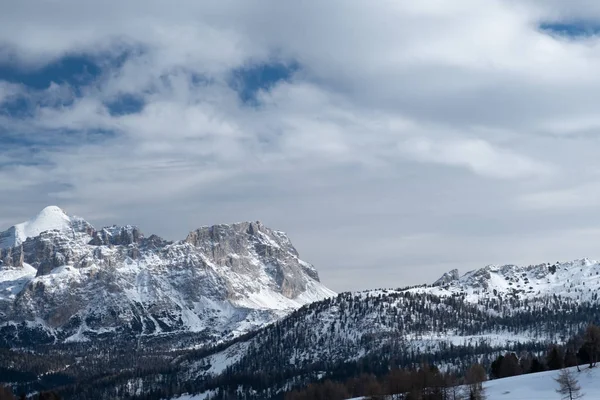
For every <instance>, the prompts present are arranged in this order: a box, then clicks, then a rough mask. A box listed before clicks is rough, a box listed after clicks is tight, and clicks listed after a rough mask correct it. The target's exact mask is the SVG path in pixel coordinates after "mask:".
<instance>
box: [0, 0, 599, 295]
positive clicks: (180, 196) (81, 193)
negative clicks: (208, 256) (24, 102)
mask: <svg viewBox="0 0 600 400" xmlns="http://www.w3.org/2000/svg"><path fill="white" fill-rule="evenodd" d="M540 4H541V3H539V2H529V1H528V2H515V1H501V0H492V1H488V2H485V4H484V3H482V2H480V1H477V0H457V1H453V2H447V1H440V0H423V1H416V2H397V1H381V2H377V3H369V4H368V5H367V4H366V3H365V2H363V1H353V0H351V1H346V0H344V1H331V2H325V3H324V2H318V1H304V2H295V3H289V2H287V3H285V2H278V1H271V2H269V1H264V2H263V1H261V2H258V1H256V2H254V1H248V2H234V1H221V2H216V3H207V2H197V1H182V2H178V4H177V6H174V5H171V4H170V3H165V2H162V1H158V0H156V1H155V0H150V1H143V2H142V1H138V0H135V1H128V2H122V1H116V0H109V1H105V2H101V3H99V2H96V3H94V2H92V3H89V2H86V3H83V2H80V1H74V0H64V1H60V2H38V1H35V2H34V1H30V0H23V1H18V2H10V4H6V5H5V7H4V9H3V13H2V14H1V15H0V38H2V40H1V42H2V43H0V48H1V49H2V50H1V51H0V60H4V61H6V60H7V59H9V58H10V60H17V61H18V63H20V68H23V69H24V70H27V69H35V68H37V67H40V66H42V65H44V64H45V63H48V62H51V61H52V60H57V59H60V58H61V57H63V56H64V55H68V54H71V55H72V54H78V53H85V54H88V55H95V56H97V57H99V58H100V60H101V62H103V63H104V64H105V65H104V67H105V70H104V71H103V74H102V76H101V77H99V79H98V80H97V81H96V82H94V83H93V84H91V85H90V86H88V87H85V88H83V89H82V93H83V96H82V97H81V98H77V96H76V94H75V90H74V88H73V87H70V86H69V85H67V84H54V85H52V86H51V87H50V88H49V89H47V90H45V91H40V92H36V91H33V90H29V89H24V88H23V86H22V85H16V84H10V83H6V82H3V81H1V77H0V104H1V103H2V101H3V99H4V100H6V99H8V98H9V97H10V96H13V95H15V94H19V95H24V96H29V99H30V101H31V102H33V103H34V104H36V105H37V106H38V107H37V109H36V110H35V112H34V113H33V116H32V117H31V118H26V119H23V118H13V117H12V116H10V115H6V114H3V115H0V124H1V125H2V127H3V129H4V131H2V132H4V133H0V134H5V135H8V134H10V135H11V137H12V138H15V137H19V136H22V137H23V138H24V139H27V140H24V141H23V143H33V144H32V145H27V146H25V145H24V144H19V142H18V141H13V142H11V145H10V147H8V148H7V149H4V150H5V151H4V152H0V187H2V188H3V190H2V191H1V193H0V201H2V203H3V205H5V207H6V208H5V209H6V210H7V211H6V212H8V213H10V215H14V222H18V221H19V220H20V219H22V218H25V217H29V214H33V213H34V212H36V211H37V210H36V209H37V208H38V207H41V206H43V205H45V204H47V203H51V202H52V203H54V202H59V203H60V204H61V205H63V206H64V207H65V208H67V209H69V210H72V211H73V212H76V213H78V214H81V215H83V216H91V218H96V219H97V222H99V223H114V222H118V223H139V224H140V225H142V227H144V226H147V227H148V228H146V229H147V230H151V231H156V232H157V233H159V234H163V235H166V236H168V237H170V238H178V237H182V236H183V235H184V234H185V230H186V229H192V228H194V227H195V225H200V224H207V223H215V222H228V221H233V220H240V219H263V220H265V222H267V223H269V224H272V225H275V227H276V228H279V229H284V230H287V231H289V232H290V233H291V235H292V239H294V237H297V238H298V240H299V243H298V247H299V249H300V251H301V253H302V254H307V257H306V258H308V259H309V260H310V261H313V262H315V264H317V267H319V268H320V269H321V270H322V271H323V274H324V275H325V276H330V277H335V276H339V275H340V271H344V272H345V270H344V267H345V266H352V268H353V269H352V271H354V272H352V274H350V278H348V281H347V283H346V284H347V285H348V286H351V287H353V288H356V287H360V286H361V285H364V286H373V285H378V286H381V285H383V284H392V285H393V286H401V285H403V284H408V283H417V282H419V281H420V280H421V278H420V277H421V275H420V274H414V273H412V272H410V271H409V272H406V273H403V274H401V279H400V277H399V279H398V280H399V281H398V282H395V283H391V282H389V279H388V278H387V277H384V278H377V274H376V273H374V274H369V275H372V277H370V278H369V279H371V280H364V279H363V278H362V277H363V276H364V270H362V269H359V268H358V267H359V266H361V265H362V266H364V268H365V269H378V268H379V269H380V270H381V271H384V270H385V268H384V266H389V265H391V264H394V265H398V266H400V267H405V268H410V267H411V266H413V265H417V264H418V265H425V264H426V265H429V266H430V269H431V271H432V272H431V274H430V275H431V276H433V275H439V274H440V273H441V272H443V271H441V268H444V266H447V265H450V264H452V265H458V264H460V263H461V262H463V261H464V262H465V263H469V265H472V263H473V262H475V261H477V262H479V261H480V260H483V259H484V258H485V257H484V256H485V254H481V255H480V256H478V257H476V260H475V259H473V258H469V257H467V256H461V254H466V253H468V251H469V243H468V241H469V237H470V234H471V232H472V231H473V232H476V235H478V237H479V239H478V240H479V244H480V245H481V246H482V248H484V249H488V250H489V249H493V248H494V244H495V243H502V245H501V246H500V247H499V248H498V250H497V252H496V253H493V254H492V256H493V258H494V259H495V260H497V259H498V258H500V257H499V254H500V253H502V254H506V259H507V261H511V260H512V259H513V256H516V255H517V254H516V251H515V250H514V246H513V244H514V243H512V242H511V241H510V240H508V239H507V238H510V236H511V235H514V234H515V232H514V231H513V230H511V229H512V228H511V227H512V226H520V227H521V228H520V229H522V230H523V231H524V232H523V233H522V234H523V237H530V236H527V235H529V234H531V233H535V232H537V231H538V230H539V229H542V228H544V229H546V228H549V227H548V226H547V224H548V223H549V222H548V221H552V223H553V224H555V225H554V226H552V227H550V228H552V229H549V231H551V232H557V231H560V228H561V227H565V228H568V229H571V230H573V229H579V228H580V227H576V226H572V225H571V224H573V223H574V222H573V221H574V220H577V221H578V223H580V224H583V222H582V221H583V217H584V216H583V215H580V214H577V215H574V214H572V215H571V217H573V218H570V219H569V218H567V217H565V216H564V215H563V216H557V217H556V218H552V219H549V218H547V216H548V215H547V213H548V212H553V211H551V210H557V209H560V210H561V211H560V212H561V213H563V214H564V213H565V212H566V211H565V210H571V211H570V212H575V211H572V210H573V205H580V206H581V205H585V206H589V205H591V204H592V203H594V202H595V201H596V200H597V199H598V197H600V195H598V193H600V191H598V190H596V188H595V186H594V185H595V184H594V183H593V182H594V181H595V180H596V175H595V173H594V172H593V171H595V170H597V169H598V168H600V162H598V161H597V158H598V157H597V156H596V154H595V149H596V148H597V143H596V140H595V137H596V134H597V132H596V130H597V129H596V128H597V126H598V123H597V122H598V121H597V106H596V105H597V104H598V103H599V102H600V78H599V76H598V74H597V71H598V69H599V67H600V57H599V54H600V52H599V51H598V50H599V43H600V40H598V38H594V37H592V38H587V39H585V40H568V39H565V38H561V37H553V36H551V35H548V34H546V33H544V32H541V31H540V30H539V29H538V26H537V25H538V23H539V22H540V21H542V20H545V19H560V18H562V17H565V18H573V17H574V16H577V15H580V16H586V15H588V16H594V15H595V16H597V17H599V18H600V12H599V9H598V7H597V6H596V5H594V4H592V3H589V4H588V3H585V2H583V1H576V2H573V10H566V9H565V8H564V5H562V3H561V2H554V1H553V2H547V3H544V5H543V6H542V5H540ZM569 4H571V3H569ZM14 32H20V33H21V34H19V35H15V34H14ZM132 49H133V50H132ZM124 51H129V55H128V57H127V59H126V60H125V61H124V62H123V64H122V65H119V66H116V65H112V64H111V63H110V62H108V61H107V60H109V59H110V57H114V56H116V55H118V54H122V53H123V52H124ZM269 61H280V62H284V63H286V62H297V63H298V64H299V65H300V69H299V70H298V71H297V72H295V73H294V74H293V76H292V77H291V78H290V79H289V81H287V82H279V83H278V84H277V85H275V86H274V87H272V88H271V89H270V90H266V91H262V92H259V93H258V94H257V99H258V102H259V104H258V105H257V106H255V107H254V106H253V107H249V106H247V105H244V104H242V103H241V102H240V100H239V98H238V94H237V93H236V92H235V91H234V90H233V89H231V88H230V87H229V86H228V79H229V78H230V74H231V72H232V70H235V69H238V68H242V67H244V66H247V65H256V64H260V63H262V62H269ZM197 77H203V78H206V82H203V83H202V84H199V83H198V82H196V81H195V78H197ZM124 93H127V94H132V95H135V96H137V97H139V98H140V99H141V100H142V101H143V103H144V107H143V109H142V110H141V112H139V113H135V114H130V115H120V116H119V115H111V114H110V113H109V110H108V109H107V107H106V106H105V103H106V102H108V101H114V100H116V99H118V98H119V96H120V95H122V94H124ZM60 104H62V106H59V107H57V105H60ZM65 130H68V131H69V132H70V134H69V135H64V134H61V132H64V131H65ZM99 131H102V132H111V134H106V135H105V136H102V134H99V133H98V132H99ZM557 134H558V135H557ZM57 135H60V140H58V139H56V138H58V137H59V136H57ZM41 137H43V138H44V140H43V142H44V143H43V144H38V142H40V141H42V140H41ZM53 141H54V143H53ZM0 143H2V142H1V140H0ZM24 164H29V165H24ZM573 187H575V188H582V189H571V188H573ZM585 188H591V189H590V191H591V192H592V193H596V194H593V195H591V196H586V194H585V193H586V190H587V189H585ZM440 199H442V200H443V201H442V200H440ZM590 199H593V200H590ZM561 204H562V205H564V206H561ZM524 206H527V207H528V208H527V214H526V215H523V210H522V208H523V207H524ZM549 210H550V211H549ZM538 213H539V214H538ZM496 215H502V218H501V219H496V218H495V216H496ZM542 216H543V217H544V218H542ZM587 217H588V220H587V222H586V223H590V222H591V221H595V220H596V218H595V216H593V215H592V216H589V215H588V216H587ZM6 219H7V218H6V217H3V219H2V221H5V220H6ZM523 221H528V223H527V224H524V223H523ZM598 222H600V221H598ZM332 227H338V229H332ZM467 231H469V234H467V233H466V232H467ZM423 232H424V233H423ZM421 234H423V235H424V236H420V235H421ZM415 235H416V236H415ZM452 237H458V238H462V239H464V242H461V243H458V242H456V241H453V240H451V238H452ZM407 238H410V240H409V239H407ZM415 238H417V239H415ZM561 238H562V236H561ZM462 239H461V240H462ZM549 240H551V238H550V239H549ZM323 243H330V245H329V246H323V245H322V244H323ZM395 243H400V244H401V243H410V245H406V244H402V245H400V244H399V245H398V246H397V247H396V245H395ZM531 243H532V246H538V248H539V249H542V248H543V247H540V246H541V244H540V243H539V242H538V241H532V242H531ZM413 245H414V246H413ZM407 246H408V248H407ZM413 247H414V248H415V249H417V250H418V251H419V252H421V254H420V255H419V254H416V253H415V252H414V251H411V250H410V249H411V248H413ZM395 248H397V250H394V249H395ZM544 248H545V247H544ZM348 249H353V250H352V251H350V250H348ZM369 249H376V251H375V250H369ZM432 249H433V250H432ZM436 249H438V250H436ZM451 249H456V252H452V257H451V258H452V260H451V261H448V262H445V261H439V262H436V261H435V260H434V259H435V258H436V257H437V258H439V259H443V258H444V254H450V250H451ZM570 249H572V250H575V249H576V250H578V251H579V250H581V246H580V245H579V244H575V243H568V242H565V253H564V254H569V255H571V254H572V252H571V251H570ZM428 250H430V251H431V254H430V255H429V256H428V255H427V254H425V255H423V253H426V252H427V251H428ZM540 251H541V250H540ZM540 251H537V252H536V251H534V250H532V253H535V254H539V253H540ZM407 253H408V254H409V255H408V256H406V257H405V256H404V254H407ZM519 254H520V255H519V257H520V258H519V259H524V257H523V256H522V255H523V253H522V252H521V253H519ZM585 255H590V256H592V257H593V256H594V255H593V254H585ZM575 256H579V255H575ZM461 257H463V258H461ZM419 260H421V261H423V260H426V262H425V261H423V262H421V261H419ZM490 262H491V260H490ZM419 263H420V264H419ZM328 274H329V275H328ZM336 274H337V275H336ZM428 276H429V275H428ZM327 283H329V284H331V285H332V286H334V288H335V289H338V290H344V289H346V288H345V287H342V286H336V284H335V282H327Z"/></svg>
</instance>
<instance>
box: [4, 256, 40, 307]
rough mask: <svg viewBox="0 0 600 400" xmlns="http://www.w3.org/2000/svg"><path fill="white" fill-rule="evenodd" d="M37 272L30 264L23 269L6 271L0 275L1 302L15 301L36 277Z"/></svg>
mask: <svg viewBox="0 0 600 400" xmlns="http://www.w3.org/2000/svg"><path fill="white" fill-rule="evenodd" d="M36 273H37V270H36V269H35V268H33V267H32V266H31V265H29V264H24V265H23V268H18V269H4V270H2V273H0V301H2V300H13V299H14V298H15V296H16V295H17V294H18V293H19V292H20V291H21V290H23V288H24V287H25V285H26V284H27V283H28V282H29V281H30V280H32V279H33V278H34V277H35V274H36Z"/></svg>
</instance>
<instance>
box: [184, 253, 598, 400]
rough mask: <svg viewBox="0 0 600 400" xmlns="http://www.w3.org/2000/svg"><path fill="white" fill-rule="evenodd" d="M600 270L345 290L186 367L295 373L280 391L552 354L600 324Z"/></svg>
mask: <svg viewBox="0 0 600 400" xmlns="http://www.w3.org/2000/svg"><path fill="white" fill-rule="evenodd" d="M599 274H600V265H599V264H598V263H597V262H595V261H591V260H587V259H583V260H576V261H572V262H565V263H555V264H541V265H536V266H527V267H518V266H514V265H507V266H487V267H484V268H482V269H479V270H476V271H471V272H468V273H466V274H464V275H463V276H460V275H459V274H458V271H450V272H449V273H446V274H444V276H443V277H442V278H440V279H439V280H438V281H436V282H435V284H434V285H422V286H417V287H411V288H404V289H384V290H368V291H364V292H357V293H341V294H339V295H338V296H337V297H335V298H331V299H327V300H323V301H320V302H317V303H313V304H310V305H307V306H304V307H302V308H301V309H299V310H297V311H295V312H294V313H292V314H290V315H289V316H287V317H286V318H284V319H281V320H279V321H278V322H277V323H275V324H274V325H271V326H268V327H266V328H264V329H262V330H260V331H259V332H258V333H257V334H256V335H254V336H252V337H251V338H249V339H248V340H247V341H238V342H236V343H234V344H232V345H231V346H230V347H228V348H226V349H223V350H222V351H219V352H217V353H215V354H212V355H209V356H207V357H206V358H203V359H201V360H198V361H195V362H190V363H189V364H188V365H182V369H183V370H184V371H185V373H184V374H182V376H184V377H187V378H189V379H197V378H198V377H205V379H206V377H207V376H210V375H212V376H216V377H218V376H219V374H222V373H223V372H224V371H225V370H227V374H228V375H227V382H232V385H235V376H236V374H237V375H238V376H240V377H246V376H247V375H248V374H251V373H252V371H256V370H260V371H261V373H262V374H264V375H266V376H272V375H273V376H277V374H281V375H283V376H286V377H287V378H286V379H282V380H280V381H276V382H274V383H273V385H272V387H271V388H270V389H269V390H271V391H277V390H284V388H286V387H289V386H290V385H294V384H299V383H300V384H306V383H308V382H311V381H314V380H318V379H321V378H323V377H324V376H328V375H331V376H339V375H340V374H343V373H344V372H343V371H347V370H349V369H350V370H352V369H353V368H355V369H358V370H360V369H361V368H364V366H368V368H373V369H377V368H381V369H382V370H386V368H388V366H389V365H405V366H406V365H414V364H419V363H421V362H423V361H427V362H429V363H432V364H435V365H438V366H442V367H443V366H444V365H446V366H448V365H450V366H452V365H454V366H457V365H461V364H465V363H466V364H467V365H468V364H470V363H474V362H482V361H484V360H486V359H487V360H488V362H491V359H492V357H493V355H494V354H499V353H502V352H505V351H515V352H519V351H521V350H523V349H529V350H530V351H534V352H542V353H543V352H545V351H546V349H547V348H548V346H549V345H550V344H551V343H558V344H561V343H565V341H566V340H568V339H569V338H571V337H573V336H575V335H577V334H579V333H580V332H581V330H582V329H583V328H584V327H585V326H587V324H589V323H591V322H595V323H598V322H600V313H599V311H598V309H599V308H598V301H597V300H598V298H597V290H598V289H599V288H600V275H599ZM484 363H485V361H484ZM217 379H218V378H217ZM240 382H241V380H240ZM212 388H213V386H210V385H208V386H206V389H208V390H212ZM257 398H260V395H259V396H257Z"/></svg>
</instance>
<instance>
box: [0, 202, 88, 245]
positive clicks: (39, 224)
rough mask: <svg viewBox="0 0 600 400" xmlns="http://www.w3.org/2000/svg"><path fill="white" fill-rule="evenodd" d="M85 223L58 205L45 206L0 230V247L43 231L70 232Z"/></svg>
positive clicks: (78, 228)
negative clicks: (19, 221)
mask: <svg viewBox="0 0 600 400" xmlns="http://www.w3.org/2000/svg"><path fill="white" fill-rule="evenodd" d="M86 224H87V222H85V221H84V220H83V219H81V218H78V217H70V216H68V215H67V214H66V213H65V212H64V211H63V210H61V209H60V208H59V207H56V206H50V207H46V208H44V209H43V210H42V211H41V212H40V213H39V214H38V215H36V216H35V217H33V218H31V219H30V220H29V221H27V222H23V223H20V224H17V225H14V226H12V227H10V228H9V229H8V230H6V231H4V232H0V249H8V248H11V247H15V246H19V245H20V244H21V243H23V242H24V241H25V240H27V238H32V237H36V236H38V235H39V234H40V233H42V232H45V231H51V230H58V231H61V232H71V231H73V230H81V228H82V227H83V226H84V225H86ZM89 228H91V226H89Z"/></svg>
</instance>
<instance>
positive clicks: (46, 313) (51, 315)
mask: <svg viewBox="0 0 600 400" xmlns="http://www.w3.org/2000/svg"><path fill="white" fill-rule="evenodd" d="M42 228H49V229H48V230H43V231H42V230H41V229H42ZM34 234H35V235H34ZM0 238H4V239H2V240H3V241H2V242H1V243H2V246H1V247H0V344H2V342H4V344H7V345H17V344H20V345H28V344H31V343H29V342H30V341H42V342H54V341H86V340H94V339H98V338H103V337H111V336H118V337H119V338H135V337H139V336H152V335H159V334H160V335H165V334H168V333H182V332H183V333H185V332H201V333H202V334H203V335H204V336H205V337H207V338H209V339H214V340H220V339H225V338H231V337H234V336H236V335H239V334H243V333H245V332H247V331H249V330H251V329H254V328H256V327H258V326H261V325H263V324H265V323H268V322H272V321H274V320H275V319H277V318H279V317H281V316H283V315H285V314H287V313H289V312H290V311H292V310H294V309H296V308H298V307H300V306H302V305H304V304H306V303H308V302H312V301H316V300H321V299H323V298H326V297H330V296H333V295H334V294H335V293H333V292H332V291H330V290H329V289H327V288H325V287H324V286H323V285H321V284H320V282H319V277H318V274H317V272H316V270H315V269H314V268H313V267H312V265H310V264H309V263H306V262H304V261H302V260H300V259H299V257H298V253H297V251H296V249H295V248H294V247H293V245H292V244H291V242H290V240H289V239H288V238H287V236H286V235H285V234H284V233H283V232H279V231H274V230H271V229H269V228H267V227H265V226H264V225H262V224H261V223H260V222H243V223H237V224H231V225H216V226H212V227H203V228H200V229H197V230H195V231H193V232H191V233H190V234H189V235H188V237H187V238H186V239H185V240H182V241H177V242H169V241H166V240H163V239H161V238H159V237H158V236H155V235H151V236H149V237H145V236H144V234H143V233H142V232H141V231H140V230H139V229H138V228H137V227H133V226H123V227H120V226H111V227H107V228H102V229H100V230H95V229H94V228H93V227H92V226H91V225H90V224H89V223H87V222H85V221H84V220H83V219H81V218H77V217H70V216H68V215H66V214H65V213H64V212H63V211H62V210H60V209H59V208H58V207H48V208H47V209H45V210H43V211H42V212H41V213H40V214H39V215H38V216H37V217H36V218H33V219H32V220H30V221H29V222H27V223H24V224H19V225H16V226H15V227H12V228H10V229H9V230H8V231H6V232H3V233H0ZM24 338H25V339H24Z"/></svg>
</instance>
